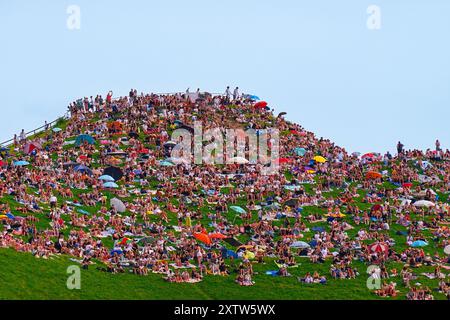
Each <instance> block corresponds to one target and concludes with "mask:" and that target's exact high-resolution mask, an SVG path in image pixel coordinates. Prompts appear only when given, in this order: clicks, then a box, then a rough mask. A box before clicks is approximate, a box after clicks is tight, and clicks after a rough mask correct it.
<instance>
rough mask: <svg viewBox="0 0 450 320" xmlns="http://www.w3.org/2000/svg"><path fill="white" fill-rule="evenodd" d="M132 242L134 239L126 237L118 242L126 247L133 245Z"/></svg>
mask: <svg viewBox="0 0 450 320" xmlns="http://www.w3.org/2000/svg"><path fill="white" fill-rule="evenodd" d="M131 242H133V239H130V238H127V237H124V238H122V239H121V240H120V241H119V242H118V244H119V245H121V246H124V245H126V244H128V243H131Z"/></svg>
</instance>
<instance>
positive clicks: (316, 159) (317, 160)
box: [313, 156, 327, 163]
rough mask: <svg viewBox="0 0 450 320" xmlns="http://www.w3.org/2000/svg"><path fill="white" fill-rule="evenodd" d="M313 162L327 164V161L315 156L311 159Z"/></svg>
mask: <svg viewBox="0 0 450 320" xmlns="http://www.w3.org/2000/svg"><path fill="white" fill-rule="evenodd" d="M313 160H314V161H315V162H319V163H325V162H327V159H325V158H324V157H322V156H315V157H314V158H313Z"/></svg>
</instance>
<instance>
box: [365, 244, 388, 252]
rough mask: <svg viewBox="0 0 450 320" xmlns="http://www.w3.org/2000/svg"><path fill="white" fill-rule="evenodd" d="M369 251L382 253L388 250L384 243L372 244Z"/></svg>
mask: <svg viewBox="0 0 450 320" xmlns="http://www.w3.org/2000/svg"><path fill="white" fill-rule="evenodd" d="M369 249H370V251H372V252H377V253H382V252H387V251H388V249H389V248H388V246H387V245H385V244H384V243H374V244H371V245H370V247H369Z"/></svg>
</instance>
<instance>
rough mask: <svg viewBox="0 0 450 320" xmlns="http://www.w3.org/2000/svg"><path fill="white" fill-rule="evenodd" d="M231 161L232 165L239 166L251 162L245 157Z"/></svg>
mask: <svg viewBox="0 0 450 320" xmlns="http://www.w3.org/2000/svg"><path fill="white" fill-rule="evenodd" d="M229 161H230V162H231V163H237V164H247V163H248V162H249V161H248V160H247V159H245V158H244V157H234V158H230V159H229Z"/></svg>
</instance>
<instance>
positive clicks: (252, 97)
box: [249, 95, 261, 100]
mask: <svg viewBox="0 0 450 320" xmlns="http://www.w3.org/2000/svg"><path fill="white" fill-rule="evenodd" d="M249 98H250V99H252V100H261V99H260V98H259V97H258V96H255V95H250V96H249Z"/></svg>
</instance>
